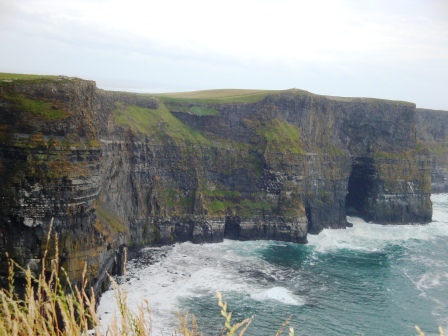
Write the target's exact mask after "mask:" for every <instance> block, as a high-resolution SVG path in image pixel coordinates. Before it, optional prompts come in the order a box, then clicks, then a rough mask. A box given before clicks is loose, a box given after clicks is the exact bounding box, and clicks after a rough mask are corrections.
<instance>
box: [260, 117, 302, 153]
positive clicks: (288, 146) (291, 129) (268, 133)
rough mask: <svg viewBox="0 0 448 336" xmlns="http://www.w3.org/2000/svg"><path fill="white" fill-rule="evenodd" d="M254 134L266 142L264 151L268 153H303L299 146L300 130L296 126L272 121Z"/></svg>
mask: <svg viewBox="0 0 448 336" xmlns="http://www.w3.org/2000/svg"><path fill="white" fill-rule="evenodd" d="M256 132H257V134H258V135H259V136H261V137H262V138H263V139H264V140H265V141H266V151H268V152H273V151H278V152H290V153H292V154H303V153H304V151H303V149H302V147H301V146H300V130H299V128H298V127H297V126H294V125H291V124H289V123H287V122H284V121H280V120H278V119H273V120H272V121H270V122H268V123H266V124H265V125H263V126H260V127H259V128H258V129H257V130H256Z"/></svg>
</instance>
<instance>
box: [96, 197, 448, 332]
mask: <svg viewBox="0 0 448 336" xmlns="http://www.w3.org/2000/svg"><path fill="white" fill-rule="evenodd" d="M432 200H433V203H434V216H433V218H434V222H433V223H430V224H429V225H403V226H381V225H375V224H367V223H365V222H363V221H362V220H360V219H358V218H349V221H351V222H353V224H354V226H353V228H350V229H347V230H324V231H323V232H322V233H321V234H319V235H317V236H310V237H309V244H307V245H296V244H291V243H282V242H274V241H255V242H236V241H225V242H224V243H221V244H210V245H202V246H201V245H193V244H190V243H185V244H177V245H175V246H174V247H165V248H163V249H147V251H148V253H152V254H156V255H158V257H160V259H161V261H159V262H157V263H155V264H153V265H150V266H145V267H143V266H142V265H141V264H139V262H138V261H135V262H134V263H133V264H131V266H130V275H129V278H130V281H129V283H128V285H127V286H128V287H127V288H128V292H129V298H130V300H131V301H132V300H136V301H137V300H138V299H140V300H141V298H142V297H147V298H148V299H149V301H150V304H151V306H152V307H153V316H152V319H153V322H154V329H155V335H158V334H161V333H163V334H165V335H167V334H171V333H170V332H169V331H170V330H173V329H172V328H174V327H175V326H176V323H177V322H176V318H175V317H174V315H173V314H172V311H180V312H184V311H185V310H186V309H188V310H190V311H191V312H193V313H194V314H195V315H196V317H197V320H198V324H199V326H200V328H201V330H204V331H207V332H206V333H205V334H206V335H219V334H220V326H222V325H223V318H222V317H221V316H220V314H219V307H218V306H217V299H216V295H215V292H216V290H219V291H220V292H221V293H222V294H223V296H224V300H225V301H227V302H228V306H229V310H231V311H233V316H234V320H235V321H237V320H240V319H242V318H245V317H250V316H252V315H253V316H254V320H253V322H252V324H251V327H250V328H249V329H248V331H247V333H246V335H275V333H276V331H277V330H278V328H279V327H280V326H281V324H282V322H283V321H284V320H286V319H287V318H288V317H289V316H291V325H292V326H293V327H294V329H295V331H296V334H298V335H302V336H304V335H415V334H416V332H415V329H414V325H416V324H417V325H419V326H420V327H421V328H422V329H423V330H424V331H425V332H426V334H427V335H433V334H434V335H435V334H438V333H437V328H438V326H442V327H443V328H444V329H445V330H448V248H447V247H448V195H435V196H433V197H432ZM108 294H109V293H106V295H105V298H103V300H106V301H107V300H108V299H107V295H108ZM103 300H102V301H101V306H103V307H101V306H100V313H101V312H102V313H103V316H104V311H108V310H111V308H110V307H109V306H108V305H107V303H105V304H103ZM170 328H171V329H170Z"/></svg>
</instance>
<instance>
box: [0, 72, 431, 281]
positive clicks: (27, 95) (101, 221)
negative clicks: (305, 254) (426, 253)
mask: <svg viewBox="0 0 448 336" xmlns="http://www.w3.org/2000/svg"><path fill="white" fill-rule="evenodd" d="M0 109H1V113H0V141H1V145H0V146H1V147H0V148H1V151H0V179H1V181H0V182H1V183H2V186H3V187H2V190H0V197H1V202H2V203H1V204H2V206H1V211H0V239H1V241H0V252H1V254H2V255H1V262H2V265H1V267H2V269H6V268H5V267H4V263H5V259H4V253H5V252H8V253H9V254H10V256H12V257H13V258H14V259H15V260H17V261H18V262H19V263H20V264H22V265H30V267H31V268H32V269H33V270H35V271H38V270H39V269H40V267H41V265H42V250H43V249H44V248H45V242H46V235H47V233H48V231H49V226H50V222H51V219H52V218H54V222H53V230H54V231H55V232H57V233H58V235H59V250H60V258H61V262H62V266H63V267H64V268H65V269H66V270H67V271H68V273H69V275H70V276H71V277H72V278H73V279H79V277H80V273H81V271H82V268H83V266H84V262H87V265H88V271H89V272H88V273H89V275H90V276H91V279H90V280H91V281H92V283H93V284H96V286H99V284H100V283H101V281H102V276H103V275H104V272H105V271H106V270H111V268H112V267H114V264H115V266H116V267H117V266H118V265H116V262H115V260H116V257H117V253H118V252H119V247H120V246H122V245H123V244H128V245H143V244H168V243H173V242H179V241H193V242H198V243H201V242H217V241H222V239H223V238H225V237H226V238H231V239H241V240H245V239H277V240H284V241H291V242H297V243H304V242H306V235H307V233H319V232H320V231H321V230H322V229H323V228H345V226H346V224H347V223H346V214H347V213H349V214H357V215H359V216H362V217H364V218H365V219H367V220H374V221H375V222H380V223H408V222H421V223H424V222H428V221H430V219H431V202H430V199H429V197H430V187H431V182H430V160H429V156H428V153H427V152H426V151H425V148H424V146H421V145H418V144H417V143H416V127H415V118H416V115H415V106H414V105H412V104H409V103H401V102H391V101H381V100H374V99H348V98H335V97H323V96H317V95H313V94H310V93H308V92H304V91H299V90H288V91H281V92H275V93H270V94H268V93H266V92H265V93H263V92H261V93H258V94H253V95H248V96H239V97H233V98H229V97H227V98H225V99H218V98H216V99H185V98H173V97H167V96H160V97H158V98H151V97H147V96H139V95H134V94H127V93H113V92H105V91H102V90H97V89H96V88H95V85H94V83H93V82H87V81H82V80H77V79H72V80H67V79H60V80H56V79H52V80H37V81H16V82H12V83H3V84H0ZM51 243H52V244H53V243H54V238H52V239H51ZM118 256H119V254H118ZM48 258H49V260H50V259H51V258H54V256H52V254H51V253H50V254H49V257H48ZM46 262H49V261H46Z"/></svg>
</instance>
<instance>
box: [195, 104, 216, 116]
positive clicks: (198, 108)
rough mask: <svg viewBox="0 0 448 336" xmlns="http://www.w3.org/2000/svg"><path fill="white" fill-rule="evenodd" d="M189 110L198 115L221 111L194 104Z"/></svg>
mask: <svg viewBox="0 0 448 336" xmlns="http://www.w3.org/2000/svg"><path fill="white" fill-rule="evenodd" d="M188 112H190V113H191V114H196V115H202V116H203V115H217V114H218V113H219V112H218V110H216V109H214V108H208V107H204V106H192V107H190V108H189V109H188Z"/></svg>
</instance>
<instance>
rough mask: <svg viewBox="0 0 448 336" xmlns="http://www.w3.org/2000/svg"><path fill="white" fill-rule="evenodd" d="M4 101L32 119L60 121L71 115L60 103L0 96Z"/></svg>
mask: <svg viewBox="0 0 448 336" xmlns="http://www.w3.org/2000/svg"><path fill="white" fill-rule="evenodd" d="M0 99H4V100H6V101H8V102H9V103H10V104H12V106H13V108H14V109H16V110H18V111H20V112H24V113H28V114H30V115H32V116H34V117H38V118H43V119H46V120H61V119H66V118H68V117H69V116H70V115H71V113H70V112H69V111H67V110H66V109H65V108H64V107H62V106H61V103H60V102H51V101H47V100H44V99H29V98H26V97H25V96H24V95H22V94H18V93H10V94H1V95H0Z"/></svg>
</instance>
